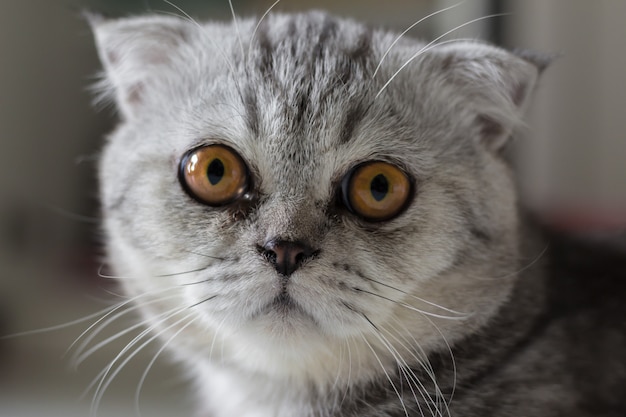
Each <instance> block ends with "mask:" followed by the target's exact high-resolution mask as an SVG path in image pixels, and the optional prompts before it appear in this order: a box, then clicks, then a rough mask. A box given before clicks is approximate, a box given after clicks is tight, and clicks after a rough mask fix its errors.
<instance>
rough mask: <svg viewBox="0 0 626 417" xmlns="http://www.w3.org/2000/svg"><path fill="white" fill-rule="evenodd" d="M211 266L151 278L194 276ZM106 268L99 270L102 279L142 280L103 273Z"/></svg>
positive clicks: (101, 267)
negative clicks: (195, 273)
mask: <svg viewBox="0 0 626 417" xmlns="http://www.w3.org/2000/svg"><path fill="white" fill-rule="evenodd" d="M211 265H212V264H209V265H205V266H203V267H201V268H197V269H190V270H188V271H181V272H172V273H169V274H159V275H150V278H168V277H176V276H180V275H186V274H193V273H194V272H202V271H204V270H206V269H207V268H208V267H210V266H211ZM104 268H106V265H105V264H102V265H100V268H98V276H99V277H100V278H105V279H115V280H125V279H127V280H133V279H142V278H141V277H125V276H120V275H107V274H105V273H104V272H102V271H103V270H104Z"/></svg>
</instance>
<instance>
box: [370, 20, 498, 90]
mask: <svg viewBox="0 0 626 417" xmlns="http://www.w3.org/2000/svg"><path fill="white" fill-rule="evenodd" d="M506 15H507V13H497V14H491V15H488V16H482V17H478V18H476V19H472V20H470V21H468V22H465V23H463V24H461V25H458V26H457V27H455V28H453V29H450V30H448V31H447V32H445V33H444V34H442V35H439V36H437V37H436V38H435V39H433V40H432V41H430V42H429V43H427V44H426V45H425V46H424V47H422V48H421V49H420V50H419V51H417V52H416V53H415V54H414V55H413V56H412V57H411V58H409V59H408V60H407V61H406V62H405V63H404V64H402V66H401V67H400V68H399V69H398V70H397V71H396V72H394V73H393V75H392V76H391V77H390V78H389V80H388V81H387V82H386V83H385V84H384V85H383V86H382V88H381V89H380V90H379V91H378V93H377V94H376V96H375V97H374V99H376V98H378V97H379V96H380V95H381V94H382V92H383V91H384V90H385V88H387V86H389V84H391V82H392V81H393V80H394V79H395V78H396V77H397V76H398V74H400V72H402V70H404V68H406V67H407V66H408V65H409V64H410V63H411V62H413V60H414V59H416V58H417V57H419V56H420V55H422V54H423V53H424V52H427V51H429V50H430V49H432V48H433V47H434V46H438V45H442V44H443V43H444V42H441V43H437V42H438V41H439V40H440V39H442V38H444V37H446V36H448V35H449V34H451V33H453V32H455V31H457V30H459V29H461V28H463V27H465V26H468V25H471V24H472V23H476V22H479V21H481V20H485V19H491V18H494V17H501V16H506ZM452 41H458V40H457V39H453V40H452Z"/></svg>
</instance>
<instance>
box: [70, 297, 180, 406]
mask: <svg viewBox="0 0 626 417" xmlns="http://www.w3.org/2000/svg"><path fill="white" fill-rule="evenodd" d="M183 310H184V309H182V308H173V309H171V310H168V311H165V312H163V313H161V314H158V315H157V316H156V317H155V319H158V318H162V317H164V316H167V317H165V318H164V319H162V320H160V321H158V322H157V323H155V324H154V325H152V326H151V327H148V328H146V329H144V330H143V331H142V332H141V333H139V334H138V335H137V336H136V337H134V338H133V339H132V340H131V341H130V342H129V343H128V344H127V345H126V347H125V348H124V349H122V350H121V351H120V353H118V355H117V356H116V357H115V358H114V359H113V360H112V361H111V362H109V365H107V366H105V367H104V369H103V370H102V371H100V373H98V375H97V376H96V377H95V378H94V379H93V380H92V381H91V382H90V383H89V385H87V388H85V389H84V390H83V393H82V394H81V396H80V398H81V399H82V398H84V397H85V396H86V395H87V394H88V393H89V391H91V389H92V388H93V387H94V386H95V385H96V384H97V383H98V381H100V385H102V381H103V380H104V378H105V376H106V374H107V373H108V372H109V371H110V370H111V368H112V367H113V365H114V364H115V362H116V361H117V360H118V359H119V358H120V357H121V356H122V355H123V354H124V353H126V352H127V351H128V350H129V349H130V348H131V347H132V346H133V345H134V344H136V343H137V341H139V340H141V339H142V338H143V336H145V335H146V334H148V333H149V332H151V331H152V330H153V329H155V328H156V327H157V326H158V325H159V324H161V323H163V322H164V321H165V320H167V319H169V318H170V317H172V316H174V315H176V314H178V313H180V312H182V311H183ZM144 323H145V322H144ZM100 385H99V386H100ZM97 392H98V389H96V394H97ZM92 404H93V402H92Z"/></svg>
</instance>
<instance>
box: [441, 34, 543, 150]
mask: <svg viewBox="0 0 626 417" xmlns="http://www.w3.org/2000/svg"><path fill="white" fill-rule="evenodd" d="M438 52H439V54H440V55H439V58H440V64H441V65H442V66H443V68H444V73H446V74H447V76H448V80H449V81H451V82H452V83H453V84H454V88H455V94H458V95H460V96H461V97H462V100H463V101H464V102H465V105H466V106H469V108H468V109H467V110H468V111H469V112H470V113H473V121H474V123H475V126H476V128H477V130H478V132H479V134H480V136H481V141H482V142H483V143H484V144H485V145H486V146H488V148H489V149H492V150H494V151H498V150H499V149H501V148H502V147H503V145H504V144H505V143H506V142H507V140H508V139H509V138H510V136H511V134H512V133H513V131H514V130H515V129H516V128H517V127H518V126H520V125H521V124H522V118H523V114H524V111H525V108H526V106H527V104H528V102H529V99H530V97H531V96H532V93H533V91H534V88H535V85H536V83H537V79H538V77H539V75H540V73H541V72H542V71H543V70H544V69H545V68H546V67H547V66H548V64H549V63H550V62H551V61H552V58H553V57H551V56H548V55H541V54H536V53H532V52H529V51H514V52H509V51H506V50H503V49H500V48H497V47H494V46H490V45H486V44H481V43H476V42H459V43H450V44H448V45H444V46H442V47H441V48H439V51H438Z"/></svg>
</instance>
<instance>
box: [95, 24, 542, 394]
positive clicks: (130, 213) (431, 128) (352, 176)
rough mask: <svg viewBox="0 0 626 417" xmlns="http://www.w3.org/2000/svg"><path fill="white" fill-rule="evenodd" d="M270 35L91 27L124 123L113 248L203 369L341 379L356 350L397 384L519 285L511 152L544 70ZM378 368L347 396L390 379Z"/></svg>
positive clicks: (285, 31) (113, 165)
mask: <svg viewBox="0 0 626 417" xmlns="http://www.w3.org/2000/svg"><path fill="white" fill-rule="evenodd" d="M255 26H256V21H252V20H250V21H243V22H240V24H239V33H237V31H236V30H235V27H234V26H233V25H218V24H212V25H205V26H198V25H195V24H194V23H192V22H188V21H185V20H179V19H174V18H163V17H149V18H136V19H126V20H121V21H97V22H94V30H95V33H96V37H97V40H98V45H99V51H100V55H101V57H102V60H103V62H104V65H105V69H106V75H105V81H104V84H103V85H104V86H105V94H106V95H112V96H114V97H115V100H116V103H117V106H118V108H119V109H120V112H121V115H122V118H123V121H122V123H121V124H120V126H119V128H118V129H117V130H116V131H115V132H114V133H113V134H112V135H111V137H110V138H109V142H108V144H107V146H106V149H105V152H104V155H103V159H102V164H101V180H102V205H103V212H104V215H105V226H106V234H107V236H108V252H109V256H110V261H111V265H112V266H113V267H114V270H115V272H116V274H117V275H119V276H120V277H121V280H122V283H123V285H124V287H125V289H126V291H127V292H128V293H129V295H130V296H136V297H137V303H138V304H142V305H143V308H142V312H143V314H144V315H145V316H146V317H148V318H150V325H151V326H154V329H155V331H162V332H163V335H164V336H163V337H164V339H165V340H168V339H170V338H172V340H171V341H170V342H169V343H171V344H172V346H177V347H178V350H179V351H181V352H182V351H184V352H185V354H189V355H193V356H194V358H206V359H209V358H212V359H214V360H216V361H222V363H226V364H229V363H231V364H237V366H240V367H242V368H246V369H252V370H256V371H261V372H265V373H270V374H302V373H304V374H306V375H307V376H309V377H311V378H319V379H320V380H322V381H330V382H331V383H332V382H333V381H334V380H335V378H336V377H337V374H338V372H339V374H341V373H340V371H338V367H339V368H341V367H342V366H347V365H344V363H347V362H348V361H345V354H346V352H347V351H350V352H351V353H352V355H353V356H354V359H353V361H354V362H357V363H358V362H359V360H360V359H359V358H358V357H357V356H358V355H361V356H362V357H364V358H365V357H367V356H368V355H372V354H374V355H376V356H377V357H378V358H379V359H380V361H382V362H383V363H384V364H388V365H389V366H392V365H393V364H394V363H395V359H394V354H393V353H392V349H391V348H390V347H393V348H395V349H396V350H398V351H401V350H403V349H409V350H413V349H415V346H416V345H419V346H420V349H423V350H424V351H425V352H428V351H429V350H430V349H432V347H433V346H438V345H442V344H444V343H446V340H447V342H451V341H453V340H454V339H456V338H459V337H462V336H463V335H465V334H468V333H469V332H470V331H472V329H475V328H477V327H478V326H480V325H481V324H482V323H484V322H485V321H486V320H488V319H489V317H491V316H492V315H493V314H494V312H495V311H496V309H497V308H498V306H499V305H501V303H502V302H503V301H504V300H505V298H506V297H507V295H508V294H509V291H510V288H511V285H512V282H513V279H514V275H515V274H514V273H515V272H516V268H517V227H518V223H517V213H516V194H515V186H514V181H513V179H512V177H511V174H510V172H509V168H508V166H507V164H506V163H505V162H504V161H503V160H502V158H501V157H500V156H499V151H500V148H501V147H502V145H503V143H504V141H505V139H506V138H507V137H508V136H509V134H510V132H511V130H512V129H513V128H514V127H515V125H516V124H517V123H518V122H519V117H520V107H521V106H522V105H523V103H524V102H525V100H526V96H527V94H528V92H529V91H530V90H531V88H532V85H533V84H534V81H535V77H536V75H537V69H536V68H535V67H534V66H533V65H532V64H530V63H528V62H526V61H524V60H522V59H520V58H517V57H515V56H513V55H510V54H508V53H506V52H504V51H502V50H499V49H496V48H493V47H488V46H484V45H480V44H474V43H465V42H458V43H448V44H444V45H439V46H428V45H426V44H424V43H419V42H414V41H409V40H407V39H402V40H401V41H400V42H398V43H397V44H395V45H394V46H393V47H392V48H391V49H388V48H389V47H390V46H391V45H392V43H393V42H394V40H395V38H396V36H395V35H393V34H388V33H386V32H382V31H372V30H370V29H368V28H365V27H363V26H360V25H357V24H355V23H352V22H349V21H342V20H335V19H333V18H330V17H328V16H325V15H323V14H307V15H297V16H284V15H276V16H269V17H267V18H266V19H265V20H264V21H263V22H262V23H261V25H260V26H259V27H258V28H257V29H256V31H255ZM387 52H388V53H387ZM386 53H387V54H386ZM383 56H385V58H384V59H383ZM379 63H380V64H381V65H380V67H378V65H379ZM405 63H406V64H407V65H406V66H405V67H403V65H404V64H405ZM397 71H399V72H397ZM396 72H397V73H396ZM388 81H391V82H389V83H387V82H388ZM373 352H375V353H373ZM339 356H344V358H343V359H344V360H343V361H342V360H341V358H339ZM359 357H360V356H359ZM363 364H364V365H363V366H360V367H356V366H355V367H354V369H352V370H351V372H352V375H351V376H348V378H350V377H352V378H355V377H358V375H357V374H358V373H362V374H363V375H365V376H366V375H368V374H370V373H376V372H380V369H381V368H380V365H379V364H377V363H374V364H372V361H368V360H366V359H363ZM365 364H370V365H365ZM357 368H358V369H357ZM311 374H314V375H311Z"/></svg>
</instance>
